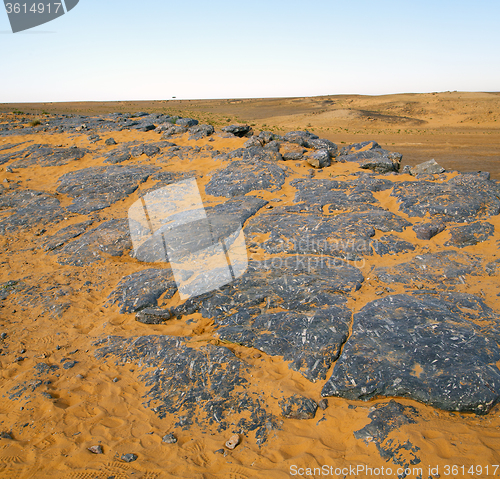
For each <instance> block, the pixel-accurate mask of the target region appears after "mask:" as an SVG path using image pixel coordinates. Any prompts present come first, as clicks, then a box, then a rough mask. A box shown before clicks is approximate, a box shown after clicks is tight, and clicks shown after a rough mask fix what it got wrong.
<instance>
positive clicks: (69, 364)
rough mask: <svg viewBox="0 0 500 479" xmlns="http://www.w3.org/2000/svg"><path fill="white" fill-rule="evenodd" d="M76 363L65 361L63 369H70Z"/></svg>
mask: <svg viewBox="0 0 500 479" xmlns="http://www.w3.org/2000/svg"><path fill="white" fill-rule="evenodd" d="M77 362H78V361H67V362H65V363H64V365H63V368H64V369H71V368H72V367H73V366H75V364H76V363H77Z"/></svg>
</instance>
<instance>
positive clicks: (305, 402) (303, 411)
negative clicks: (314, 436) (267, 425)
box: [280, 394, 318, 419]
mask: <svg viewBox="0 0 500 479" xmlns="http://www.w3.org/2000/svg"><path fill="white" fill-rule="evenodd" d="M280 407H281V415H282V416H283V417H286V418H288V419H312V418H313V417H314V416H315V415H316V410H317V409H318V405H317V404H316V403H315V402H314V401H313V400H312V399H309V398H305V397H303V396H299V395H298V394H294V395H293V396H291V397H289V398H286V399H283V400H282V401H280Z"/></svg>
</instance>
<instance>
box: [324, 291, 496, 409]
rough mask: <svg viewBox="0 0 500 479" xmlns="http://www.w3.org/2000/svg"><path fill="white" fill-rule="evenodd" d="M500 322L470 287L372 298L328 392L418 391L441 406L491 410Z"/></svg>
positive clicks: (352, 395) (357, 319) (361, 395)
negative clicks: (459, 290) (468, 290)
mask: <svg viewBox="0 0 500 479" xmlns="http://www.w3.org/2000/svg"><path fill="white" fill-rule="evenodd" d="M478 322H479V324H478ZM480 324H481V325H480ZM484 324H487V325H488V326H487V327H486V326H482V325H484ZM499 326H500V318H499V317H498V315H496V314H495V313H494V312H493V311H492V310H491V309H490V308H489V307H488V306H487V305H486V304H485V303H484V302H483V301H482V300H481V299H479V298H477V297H475V296H472V295H468V294H458V293H442V294H441V296H439V297H436V296H434V295H430V294H413V295H403V294H401V295H395V296H388V297H386V298H383V299H381V300H377V301H372V302H371V303H369V304H367V305H366V306H365V307H364V308H363V309H361V311H360V312H359V313H356V314H355V315H354V323H353V330H352V334H351V336H350V338H349V341H348V342H347V343H346V345H345V347H344V350H343V353H342V356H341V357H340V358H339V360H338V361H337V362H336V364H335V367H334V369H333V373H332V376H331V377H330V379H329V380H328V381H327V383H326V384H325V386H324V387H323V391H322V395H323V396H342V397H346V398H349V399H364V400H366V399H370V398H372V397H375V396H378V395H384V396H400V397H411V398H414V399H417V400H419V401H422V402H424V403H426V404H431V405H433V406H435V407H438V408H440V409H445V410H451V411H472V412H475V413H477V414H485V413H487V412H488V411H489V410H490V409H491V407H492V406H493V405H494V404H496V403H497V402H498V400H499V398H500V371H499V370H498V369H497V368H496V367H490V365H491V364H495V363H497V362H498V361H499V360H500V349H499V347H498V344H497V342H496V341H495V339H494V338H495V337H496V336H497V334H498V332H499Z"/></svg>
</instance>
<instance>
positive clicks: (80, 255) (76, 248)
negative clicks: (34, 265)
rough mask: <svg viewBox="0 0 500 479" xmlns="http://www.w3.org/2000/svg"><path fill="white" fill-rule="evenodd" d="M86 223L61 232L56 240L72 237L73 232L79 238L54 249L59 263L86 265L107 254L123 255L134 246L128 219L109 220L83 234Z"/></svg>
mask: <svg viewBox="0 0 500 479" xmlns="http://www.w3.org/2000/svg"><path fill="white" fill-rule="evenodd" d="M84 225H85V223H83V224H80V225H78V226H75V227H73V228H72V229H71V230H69V231H68V230H66V231H65V232H62V231H61V232H60V236H59V237H58V238H57V239H56V242H60V241H61V240H63V239H64V240H66V239H70V236H72V235H73V234H74V235H75V236H73V237H77V238H76V239H74V240H73V241H69V242H67V243H65V244H64V246H62V247H60V248H59V249H57V250H56V251H54V253H56V254H57V262H58V263H59V264H70V265H73V266H85V265H87V264H90V263H94V262H96V261H99V260H101V259H103V257H105V256H107V255H109V256H122V255H123V254H124V253H125V252H127V251H129V250H130V249H131V248H132V240H131V239H130V232H129V224H128V220H125V219H122V220H109V221H106V222H104V223H102V224H101V225H99V226H98V227H96V228H94V229H92V230H90V231H88V232H86V233H84V234H83V235H82V234H81V233H80V231H81V228H85V226H84ZM79 233H80V234H79Z"/></svg>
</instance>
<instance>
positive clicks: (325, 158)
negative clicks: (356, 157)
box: [305, 150, 331, 168]
mask: <svg viewBox="0 0 500 479" xmlns="http://www.w3.org/2000/svg"><path fill="white" fill-rule="evenodd" d="M305 159H306V161H307V162H308V163H309V164H310V165H311V166H313V167H314V168H325V167H326V166H330V164H331V157H330V153H329V151H328V150H317V151H315V152H314V153H311V154H309V155H307V156H306V157H305Z"/></svg>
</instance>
